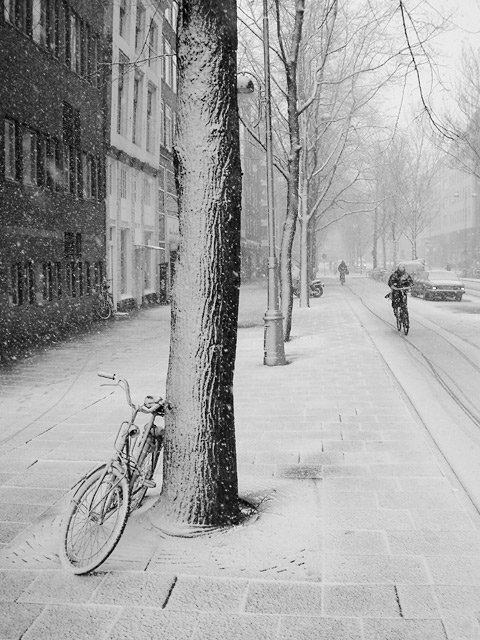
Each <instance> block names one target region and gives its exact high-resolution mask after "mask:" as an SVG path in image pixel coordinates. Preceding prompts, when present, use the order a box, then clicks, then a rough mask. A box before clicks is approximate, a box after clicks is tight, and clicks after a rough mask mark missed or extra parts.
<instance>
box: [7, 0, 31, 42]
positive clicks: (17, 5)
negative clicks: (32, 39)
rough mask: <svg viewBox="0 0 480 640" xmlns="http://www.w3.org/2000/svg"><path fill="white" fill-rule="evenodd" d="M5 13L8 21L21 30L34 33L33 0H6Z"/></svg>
mask: <svg viewBox="0 0 480 640" xmlns="http://www.w3.org/2000/svg"><path fill="white" fill-rule="evenodd" d="M3 15H4V18H5V20H6V21H7V22H10V24H13V25H15V26H16V27H17V29H20V31H23V32H24V33H26V34H28V35H31V34H32V0H6V1H5V2H4V8H3Z"/></svg>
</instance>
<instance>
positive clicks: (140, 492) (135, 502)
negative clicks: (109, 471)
mask: <svg viewBox="0 0 480 640" xmlns="http://www.w3.org/2000/svg"><path fill="white" fill-rule="evenodd" d="M162 451H163V438H153V437H149V439H148V441H147V445H146V447H145V449H144V452H143V453H142V455H141V456H140V458H139V461H138V469H139V471H138V472H136V476H135V479H134V481H133V485H132V491H131V507H130V508H131V511H133V510H134V509H138V508H139V507H140V505H141V504H142V502H143V500H144V499H145V494H146V493H147V490H148V488H149V484H148V483H151V482H152V479H153V475H154V473H155V469H156V468H157V464H158V459H159V458H160V454H161V453H162ZM145 481H146V482H147V484H146V483H145Z"/></svg>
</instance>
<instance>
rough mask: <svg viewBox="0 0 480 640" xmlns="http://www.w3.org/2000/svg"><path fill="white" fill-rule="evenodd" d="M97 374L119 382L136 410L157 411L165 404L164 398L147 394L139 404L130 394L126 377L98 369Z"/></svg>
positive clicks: (115, 382) (143, 411)
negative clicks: (135, 402) (133, 400)
mask: <svg viewBox="0 0 480 640" xmlns="http://www.w3.org/2000/svg"><path fill="white" fill-rule="evenodd" d="M97 375H98V376H99V377H100V378H106V379H107V380H113V383H114V384H118V385H119V386H120V387H122V389H123V390H124V391H125V395H126V396H127V402H128V404H129V405H130V407H132V409H134V410H136V411H140V412H141V413H155V412H156V411H157V410H158V409H159V407H161V406H162V405H163V404H164V402H163V398H160V397H158V398H157V397H154V396H147V397H146V398H145V401H144V402H143V403H142V404H141V405H138V406H137V405H136V404H134V403H133V402H132V398H131V396H130V386H129V384H128V382H127V380H125V378H119V377H118V376H117V374H116V373H107V372H106V371H98V372H97ZM106 384H108V383H106ZM147 401H148V402H147Z"/></svg>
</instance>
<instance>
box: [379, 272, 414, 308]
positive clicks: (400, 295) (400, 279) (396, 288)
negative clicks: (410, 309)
mask: <svg viewBox="0 0 480 640" xmlns="http://www.w3.org/2000/svg"><path fill="white" fill-rule="evenodd" d="M388 286H389V287H390V289H391V291H390V293H389V294H388V295H387V296H385V297H388V298H390V299H391V301H392V308H393V313H395V315H396V311H397V309H398V307H401V306H402V304H406V298H405V297H404V290H405V289H407V288H409V287H412V286H413V278H412V276H411V275H410V274H409V273H407V271H406V269H405V265H404V264H402V263H401V262H400V263H399V264H398V266H397V268H396V269H395V271H394V272H393V273H392V274H391V276H390V277H389V279H388ZM402 289H403V291H402Z"/></svg>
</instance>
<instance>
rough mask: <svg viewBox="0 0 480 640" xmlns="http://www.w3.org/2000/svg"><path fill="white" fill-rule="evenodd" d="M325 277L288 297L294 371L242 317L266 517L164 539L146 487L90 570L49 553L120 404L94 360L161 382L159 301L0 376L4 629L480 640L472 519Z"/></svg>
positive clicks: (244, 399)
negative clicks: (305, 297) (113, 545)
mask: <svg viewBox="0 0 480 640" xmlns="http://www.w3.org/2000/svg"><path fill="white" fill-rule="evenodd" d="M327 285H328V286H327V287H326V290H325V294H324V296H323V297H322V298H320V299H317V300H312V306H311V308H310V309H303V310H301V309H298V308H296V309H295V315H294V330H293V335H292V340H291V341H290V342H289V343H288V344H287V345H286V356H287V359H288V364H287V365H286V366H284V367H265V366H264V365H263V364H262V349H263V323H262V320H261V318H259V321H258V323H248V322H246V323H244V326H242V323H240V327H241V328H240V330H239V346H238V358H237V368H236V376H235V404H236V406H235V415H236V424H237V448H238V471H239V484H240V492H241V496H242V497H243V498H245V499H247V500H249V501H250V502H251V503H254V504H255V505H256V506H257V510H258V514H257V517H255V518H252V519H251V521H249V522H248V523H247V524H245V525H244V526H241V527H237V528H233V529H230V530H227V531H221V532H215V533H213V534H210V535H206V536H201V537H196V538H177V537H173V536H169V535H167V534H166V533H165V532H162V531H159V530H158V528H157V526H156V520H155V507H154V503H155V498H156V496H157V495H158V490H153V491H152V492H151V495H150V497H149V498H148V500H147V502H146V504H145V507H143V508H142V509H141V511H140V512H139V513H136V514H134V515H133V516H132V517H131V519H130V521H129V523H128V525H127V529H126V531H125V534H124V536H123V538H122V540H121V542H120V544H119V546H118V548H117V549H116V550H115V552H114V553H113V555H112V557H111V558H110V559H109V560H108V561H107V562H106V563H105V564H104V565H103V566H102V567H100V570H99V571H97V572H96V573H95V574H93V575H90V576H85V577H74V576H70V575H68V574H67V573H66V572H65V571H64V570H63V569H62V568H61V567H60V564H59V560H58V556H57V549H58V526H59V522H60V520H61V514H62V512H63V509H64V508H65V504H66V503H67V501H68V497H69V493H68V490H69V488H70V487H71V486H72V485H73V483H74V482H75V481H76V479H77V478H78V477H81V475H82V474H83V473H84V472H85V471H86V470H87V469H88V468H90V467H91V466H92V465H93V464H94V463H95V461H97V460H103V459H104V458H105V457H106V456H108V453H109V449H110V447H111V443H112V438H113V435H114V433H115V429H116V426H117V425H118V421H119V420H121V419H123V416H124V413H125V408H124V406H123V404H122V402H123V399H120V396H118V395H113V396H109V395H106V394H105V390H99V388H98V383H97V379H96V378H95V372H96V370H97V369H101V368H103V369H105V368H109V366H114V367H115V369H116V371H117V372H118V373H122V374H124V375H126V376H127V377H129V378H130V379H131V381H132V388H133V389H137V390H139V391H140V392H141V393H142V394H143V395H144V391H145V390H146V391H152V390H151V389H149V388H147V387H148V384H149V382H150V381H151V380H152V378H153V379H154V380H155V383H156V384H158V387H159V388H162V386H163V385H164V381H165V373H166V357H167V353H168V349H167V343H166V342H164V343H162V344H161V345H159V344H158V339H157V337H158V332H159V331H167V330H168V311H167V310H166V309H161V308H158V309H151V310H149V311H146V312H144V313H141V314H139V315H138V316H137V317H135V318H132V319H130V320H127V321H123V322H122V323H119V324H118V325H114V326H112V328H111V329H110V330H109V331H108V332H102V333H100V334H98V335H91V336H87V337H84V338H83V339H82V340H81V341H80V342H78V341H76V340H74V341H72V342H71V343H68V344H64V345H60V346H59V347H58V348H57V349H55V350H52V351H49V352H47V353H46V354H44V355H40V356H39V357H38V358H34V359H32V361H30V362H28V363H23V364H21V365H19V366H18V367H15V368H14V369H13V370H12V371H11V373H12V377H11V378H9V376H8V371H2V372H0V374H1V375H0V378H1V380H0V382H1V384H2V386H3V387H4V388H5V389H6V391H8V393H6V394H5V396H3V399H2V408H3V409H4V412H3V413H2V416H3V417H2V418H0V440H2V439H3V440H6V442H5V444H4V450H3V452H2V456H1V458H0V462H1V467H0V541H1V543H2V547H1V548H0V640H20V639H22V640H64V639H65V640H66V639H67V638H68V639H70V638H72V639H78V640H83V639H85V640H87V638H88V639H89V640H120V639H122V640H123V639H127V638H128V639H129V640H147V639H148V640H154V639H157V638H158V639H164V638H168V639H169V640H172V639H178V640H201V639H202V640H216V639H217V638H218V639H220V638H221V639H222V640H237V639H238V640H240V639H244V638H246V639H247V640H249V639H251V640H254V639H255V640H256V639H259V638H261V639H262V640H264V639H265V640H270V639H271V640H287V638H288V640H320V639H325V640H337V639H338V640H445V639H448V640H473V639H476V640H480V623H479V620H480V531H479V528H480V527H479V524H480V523H479V518H478V515H477V514H476V512H475V511H474V510H473V508H471V506H470V504H469V502H468V498H467V497H466V496H465V494H464V492H463V490H462V489H461V487H460V486H458V485H457V484H456V482H455V478H454V477H453V474H451V473H450V472H449V469H448V468H446V467H444V466H443V464H444V463H443V462H442V459H441V456H439V455H438V452H437V451H436V450H435V447H434V445H433V444H432V442H431V441H430V439H429V436H428V434H427V433H426V432H425V430H424V427H423V425H422V424H420V423H419V421H418V418H417V417H416V414H415V412H414V411H413V409H412V408H411V407H410V405H409V403H408V401H407V400H406V399H405V398H404V397H403V396H402V394H401V392H400V390H399V388H398V385H397V384H396V382H395V380H394V379H393V378H392V376H391V373H390V372H389V370H388V368H387V367H386V366H385V364H384V362H383V360H382V358H381V356H380V354H379V353H378V352H377V351H376V349H375V347H374V346H373V344H372V342H371V341H370V339H369V337H368V335H367V333H366V331H365V329H364V328H363V327H362V325H361V324H360V322H359V321H358V319H357V318H356V317H355V315H354V313H353V311H352V307H351V306H350V304H349V296H351V295H352V293H351V291H350V289H349V287H348V286H347V287H342V288H340V287H339V286H338V285H337V284H336V282H333V280H332V281H331V282H329V283H327ZM249 295H251V296H255V295H257V292H255V291H254V290H253V289H252V291H251V292H250V293H249V292H248V291H247V293H246V297H245V300H246V302H245V304H247V303H248V300H249ZM296 304H298V303H296ZM249 324H253V325H254V326H248V325H249ZM78 354H82V355H83V360H82V364H81V368H79V367H78V365H76V364H75V363H76V362H77V361H78ZM42 371H45V374H44V381H43V384H42V383H41V380H40V379H39V376H41V375H42ZM62 371H64V372H65V375H64V376H63V378H62V377H61V376H59V372H62ZM26 380H33V381H34V384H35V394H34V395H35V397H34V398H33V399H31V401H32V402H35V403H36V406H32V403H31V402H28V397H25V393H24V391H23V392H22V388H23V389H24V388H25V381H26ZM55 380H56V381H58V385H57V386H56V385H55V384H51V383H52V381H55ZM35 409H36V410H37V413H36V414H35ZM25 414H28V419H27V418H26V417H25ZM38 414H40V415H41V419H36V416H38ZM17 417H18V419H19V420H20V424H21V426H22V432H21V434H19V435H15V429H13V428H11V426H12V424H11V420H12V419H13V420H15V419H16V418H17Z"/></svg>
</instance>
